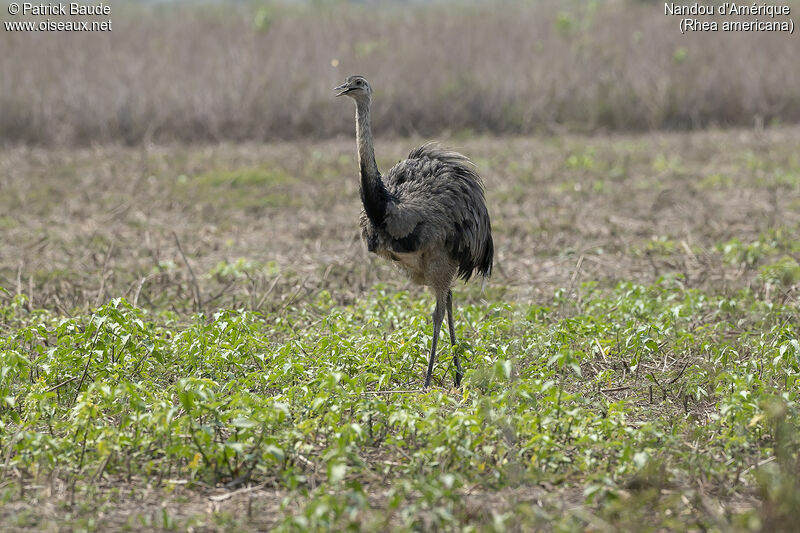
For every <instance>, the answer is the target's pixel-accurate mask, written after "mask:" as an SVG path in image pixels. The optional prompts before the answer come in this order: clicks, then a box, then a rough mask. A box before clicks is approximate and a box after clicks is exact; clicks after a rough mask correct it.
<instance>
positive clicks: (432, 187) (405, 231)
mask: <svg viewBox="0 0 800 533" xmlns="http://www.w3.org/2000/svg"><path fill="white" fill-rule="evenodd" d="M335 90H336V91H337V94H336V96H342V95H347V96H349V97H350V98H352V99H353V100H355V103H356V144H357V146H358V162H359V167H360V170H361V201H362V203H363V204H364V211H363V212H362V213H361V237H362V239H363V240H364V242H365V243H366V245H367V248H368V249H369V251H370V252H373V253H375V254H378V255H379V256H381V257H384V258H386V259H389V260H391V261H393V262H394V263H395V265H397V266H398V267H400V268H401V269H402V270H404V271H405V272H406V273H407V274H408V276H409V278H410V279H411V280H412V281H413V282H414V283H417V284H420V285H425V286H428V287H430V288H431V289H432V290H433V292H434V294H435V295H436V308H435V309H434V311H433V342H432V344H431V353H430V358H429V359H428V373H427V374H426V376H425V387H426V388H427V387H428V386H429V385H430V382H431V373H432V372H433V363H434V362H435V360H436V343H437V342H438V340H439V331H440V329H441V326H442V319H443V318H444V313H445V310H447V325H448V327H449V331H450V343H451V345H453V346H455V344H456V332H455V328H454V327H453V292H452V290H451V289H452V286H453V281H454V280H455V279H456V277H460V278H463V279H464V281H467V280H469V278H470V277H471V276H472V274H473V272H474V271H475V270H477V271H478V273H479V274H480V275H482V276H483V277H484V278H487V277H489V275H491V272H492V259H493V255H494V244H493V242H492V227H491V223H490V221H489V213H488V211H487V210H486V202H485V200H484V195H483V182H482V181H481V178H480V176H478V174H477V172H476V171H475V169H474V167H473V165H472V163H471V162H470V160H469V159H467V158H466V157H464V156H463V155H461V154H459V153H457V152H451V151H448V150H445V149H443V148H442V147H440V146H439V145H438V144H436V143H427V144H424V145H422V146H420V147H419V148H417V149H416V150H413V151H412V152H411V153H410V154H408V159H406V160H405V161H400V162H399V163H397V164H396V165H395V166H393V167H392V168H391V169H390V170H389V172H388V173H387V174H386V176H383V177H381V174H380V172H378V165H377V163H376V162H375V151H374V149H373V146H372V132H371V119H370V104H371V103H372V88H371V87H370V85H369V83H368V82H367V80H366V79H364V78H363V77H362V76H350V77H349V78H347V81H346V82H345V83H344V84H343V85H340V86H339V87H336V89H335ZM453 361H454V363H455V367H456V379H455V384H456V387H458V386H459V385H460V384H461V378H462V377H463V375H464V371H463V370H462V368H461V363H460V362H459V360H458V353H457V350H454V355H453Z"/></svg>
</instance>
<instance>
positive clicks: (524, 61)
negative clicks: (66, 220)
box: [0, 0, 800, 144]
mask: <svg viewBox="0 0 800 533" xmlns="http://www.w3.org/2000/svg"><path fill="white" fill-rule="evenodd" d="M112 15H113V21H114V30H113V32H111V33H107V34H99V33H98V34H90V33H85V34H68V33H33V34H23V33H12V32H3V34H2V48H3V54H2V55H1V56H0V142H5V143H33V144H58V143H68V144H87V143H96V142H101V143H107V142H124V143H137V142H139V141H142V140H143V139H144V140H156V141H176V140H177V141H192V142H194V141H220V140H226V141H242V140H275V139H292V138H300V137H308V136H311V137H315V138H328V137H331V136H335V135H337V134H342V133H349V132H350V130H351V129H352V124H351V121H352V117H351V114H352V113H351V109H350V108H349V106H347V105H344V104H343V103H342V102H338V101H335V100H334V99H333V98H332V94H331V88H332V87H333V86H334V85H336V84H338V83H340V82H341V80H342V79H343V78H344V77H345V75H347V74H352V73H361V74H365V75H367V76H368V77H370V78H371V79H372V80H373V83H374V85H375V87H376V91H377V98H376V106H377V109H376V115H377V116H376V120H377V123H378V124H377V128H376V133H378V134H379V135H383V136H385V135H392V134H393V135H399V136H405V135H410V134H411V135H413V134H419V135H425V136H428V135H432V134H434V133H441V132H443V131H445V130H449V131H456V132H458V131H464V130H468V131H474V132H491V133H502V134H509V133H515V134H519V133H531V132H541V131H562V130H563V129H564V128H567V129H569V130H573V131H575V130H578V131H584V132H585V131H596V130H599V129H611V130H642V129H651V128H670V129H673V128H678V129H683V128H696V127H702V126H708V125H714V124H716V125H743V126H748V127H749V126H751V125H752V124H753V123H754V121H755V122H757V123H766V124H769V123H771V122H773V121H777V122H781V123H793V122H796V121H797V120H798V119H800V71H798V69H797V68H796V65H795V62H796V57H797V56H798V55H799V54H798V53H799V52H800V41H798V39H797V38H795V37H793V36H791V35H788V34H784V33H766V32H762V33H752V34H742V33H738V34H737V33H728V34H725V33H721V32H716V33H709V34H697V35H687V36H683V35H681V34H680V32H679V31H678V18H677V17H667V16H665V15H664V13H663V6H662V5H661V4H659V3H658V2H632V1H621V0H620V1H614V2H602V3H599V2H577V1H571V2H554V1H544V2H536V3H524V4H522V3H520V4H517V3H511V2H502V3H497V4H495V3H492V4H483V3H481V4H479V5H471V6H461V7H458V8H457V9H454V8H452V7H451V6H449V5H447V4H444V5H442V4H435V5H432V6H417V7H413V8H407V9H406V8H404V9H400V8H399V7H397V8H392V7H384V8H381V9H372V8H370V9H367V8H362V7H358V6H347V5H335V7H333V6H328V7H324V8H321V9H318V10H312V9H310V8H290V7H285V6H283V7H281V6H274V5H270V4H261V5H255V6H238V7H230V6H228V7H224V8H223V7H219V6H210V7H204V8H196V7H195V8H190V7H169V6H158V7H153V8H144V7H133V6H117V5H115V6H114V11H113V13H112ZM2 16H3V17H4V18H5V19H7V18H8V15H7V14H6V13H5V12H4V13H3V15H2ZM335 61H338V66H337V67H334V66H332V62H335Z"/></svg>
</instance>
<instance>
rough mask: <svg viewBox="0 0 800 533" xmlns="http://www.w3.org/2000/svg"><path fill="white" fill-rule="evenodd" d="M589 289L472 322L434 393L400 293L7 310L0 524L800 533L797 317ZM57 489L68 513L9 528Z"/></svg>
mask: <svg viewBox="0 0 800 533" xmlns="http://www.w3.org/2000/svg"><path fill="white" fill-rule="evenodd" d="M578 292H579V293H580V309H579V310H574V309H573V310H571V309H570V308H569V307H568V306H567V303H568V302H566V301H564V298H565V295H563V294H561V295H559V294H557V295H556V296H555V297H554V298H553V304H552V306H551V307H542V306H530V305H524V304H519V303H507V304H489V305H469V306H466V307H464V308H463V309H461V310H460V313H459V316H463V317H464V319H463V320H462V321H461V323H460V324H459V331H458V333H459V336H460V338H463V339H465V342H464V343H462V344H461V345H458V346H456V347H452V348H449V349H444V350H443V353H442V356H441V359H440V362H439V364H438V366H437V374H436V379H437V380H438V381H439V383H440V384H446V383H449V379H450V378H449V377H448V375H447V374H448V373H449V372H451V370H452V369H451V368H450V366H451V358H452V350H454V349H457V350H461V351H462V352H463V353H464V355H465V356H466V359H467V361H468V363H467V364H468V367H467V368H468V369H469V371H468V373H467V380H466V383H465V385H464V387H463V388H462V389H461V390H448V389H447V388H442V386H439V387H434V388H432V389H431V390H429V391H420V390H419V385H420V379H421V376H422V370H423V369H424V363H425V354H424V347H425V346H426V345H427V343H428V340H429V339H428V337H429V336H430V334H431V332H430V327H429V326H428V325H427V324H426V322H425V320H424V318H423V317H424V316H425V315H426V309H427V304H428V303H429V302H427V301H426V300H425V299H419V298H416V297H413V296H411V295H409V294H407V293H399V294H396V293H393V292H388V291H385V290H382V289H380V288H378V289H376V291H375V292H373V293H372V294H371V295H370V296H371V297H370V298H367V299H365V300H363V301H362V302H361V303H358V304H355V305H353V306H348V307H340V306H336V305H333V304H332V303H331V299H330V298H329V297H328V296H327V295H325V294H320V295H319V298H318V299H317V301H316V302H313V304H312V305H307V306H305V307H303V308H293V309H291V310H290V311H289V312H288V313H285V314H282V315H279V314H259V313H253V312H250V311H245V310H230V311H220V312H217V313H215V314H213V315H203V314H198V315H195V316H193V317H191V319H189V320H186V321H182V320H181V319H180V318H179V317H177V316H175V315H173V314H170V313H167V312H161V313H150V312H145V311H143V310H141V309H138V308H135V307H133V306H131V305H130V304H129V303H128V302H126V301H125V300H123V299H116V300H112V301H111V302H109V303H108V304H106V305H104V306H102V307H100V308H98V309H96V310H95V311H94V312H93V313H91V314H88V315H81V316H76V317H73V318H63V317H60V316H58V315H55V314H53V313H51V312H47V311H29V310H27V308H26V306H25V305H24V304H25V301H24V297H17V298H15V299H14V300H12V301H11V303H10V305H7V306H6V307H4V308H3V309H2V317H3V324H4V330H5V331H6V334H5V335H4V337H3V340H2V341H1V342H2V344H1V345H0V348H1V349H2V368H0V397H1V398H2V422H1V424H2V426H1V428H2V437H0V446H1V447H2V449H3V451H4V457H3V459H4V463H3V466H2V478H3V489H2V490H3V493H2V494H3V498H4V500H5V501H6V503H7V505H6V507H5V510H4V511H3V515H4V516H3V517H2V518H3V521H4V522H6V523H12V524H17V526H19V527H23V526H26V525H31V524H33V525H34V526H37V527H42V528H46V527H48V526H47V524H48V523H49V522H48V520H51V519H54V517H55V516H59V515H60V516H62V517H63V516H65V515H66V516H68V517H69V518H68V519H69V520H73V521H74V523H75V524H79V525H81V526H82V527H86V528H90V529H91V528H92V527H97V528H102V527H103V526H104V525H108V524H109V522H107V521H106V522H104V521H103V520H102V519H97V518H94V519H93V520H95V521H94V522H91V523H90V522H89V517H90V516H93V513H94V512H96V511H97V509H98V508H102V507H103V506H104V505H108V503H109V502H114V501H117V500H123V501H124V500H126V499H127V498H130V497H132V496H131V495H132V494H135V492H136V491H137V490H140V489H141V488H142V487H145V486H148V487H151V490H156V491H165V492H170V491H174V490H175V487H176V486H180V487H181V492H180V493H181V494H182V495H183V497H184V498H188V499H192V498H195V499H196V498H197V497H198V496H199V495H202V496H203V497H211V498H212V501H214V500H213V498H214V497H215V496H216V497H217V498H219V495H220V494H223V495H224V494H229V495H230V494H234V495H236V494H239V495H245V494H246V495H247V500H246V505H247V509H248V513H247V514H245V515H240V514H238V513H236V512H233V511H228V512H227V514H226V512H225V510H224V509H219V510H218V511H217V512H216V513H211V515H209V514H204V513H197V514H189V515H188V516H172V514H170V513H173V512H174V509H177V508H179V507H178V506H173V505H167V506H165V507H162V508H161V509H162V511H163V512H161V513H155V514H153V512H152V511H142V512H140V515H139V516H138V517H137V513H135V512H134V513H131V514H130V515H129V516H128V517H127V522H126V523H127V524H129V525H130V526H131V527H139V526H142V527H146V526H148V524H149V525H150V526H152V525H153V524H156V525H157V526H158V527H163V528H169V527H188V526H190V525H194V526H197V527H200V526H203V525H205V526H209V527H211V525H213V524H214V523H216V524H217V526H220V525H221V526H223V527H228V526H229V527H232V528H243V529H248V528H258V527H263V526H265V525H266V526H270V527H278V528H280V529H285V530H305V529H308V528H312V529H328V528H330V529H343V528H348V529H385V528H392V529H398V530H414V529H426V530H427V529H444V530H449V529H452V530H461V529H463V528H465V527H471V528H476V529H491V530H498V531H500V530H504V529H507V528H512V529H514V528H524V527H545V526H546V527H548V528H554V529H562V528H563V529H568V530H572V529H585V528H590V529H605V528H616V527H634V526H636V525H641V526H644V527H652V528H676V529H690V528H702V529H720V530H725V529H731V528H734V529H738V528H741V529H759V528H762V527H767V526H768V525H769V524H790V523H791V521H792V520H795V519H796V513H797V506H796V505H794V503H795V502H796V501H797V498H798V490H800V487H798V486H797V481H796V479H797V478H796V473H797V467H798V466H797V465H798V464H800V463H798V456H797V449H798V448H797V446H798V444H800V438H798V432H797V430H798V427H797V414H798V413H797V410H798V404H797V399H798V398H797V385H798V378H800V345H798V340H797V329H796V328H797V326H796V325H797V323H798V318H799V317H798V308H797V306H796V305H789V304H784V303H778V302H775V301H764V300H761V299H758V298H756V297H754V296H753V294H752V293H749V292H747V291H741V292H739V293H737V294H736V295H734V296H733V297H729V296H722V295H714V294H707V293H703V292H701V291H698V290H694V289H686V288H684V287H683V286H682V284H681V282H680V280H679V279H664V280H661V281H659V282H658V283H656V284H654V285H651V286H641V285H634V284H629V283H621V284H619V285H617V286H616V287H613V288H611V289H599V288H597V287H596V286H595V285H593V284H584V285H582V286H581V287H579V289H578ZM110 487H113V489H112V488H110ZM48 491H49V492H50V493H51V494H54V495H55V496H56V497H57V501H58V504H57V505H56V506H55V508H54V511H53V516H51V517H48V516H35V517H32V516H31V515H30V514H26V513H20V512H19V511H18V510H15V509H18V507H15V505H14V504H15V503H19V502H20V501H22V500H24V499H25V498H30V497H42V495H43V494H44V493H46V492H48ZM231 491H233V492H231ZM32 495H33V496H32ZM209 495H210V496H209ZM89 496H91V498H89V501H91V502H93V503H91V504H89V505H88V507H84V508H81V507H80V506H79V505H78V503H77V502H79V501H86V500H87V497H89ZM230 500H233V501H230V502H229V505H230V506H231V508H232V509H233V508H235V505H241V504H242V503H241V502H240V501H239V500H238V499H236V498H234V497H233V496H231V497H230ZM221 501H228V500H221ZM269 506H274V507H275V510H274V512H270V513H267V512H266V511H265V509H267V508H268V507H269ZM114 519H116V520H119V517H116V518H114ZM154 520H155V521H154ZM215 521H217V522H215ZM217 526H214V527H217Z"/></svg>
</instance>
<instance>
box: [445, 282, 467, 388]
mask: <svg viewBox="0 0 800 533" xmlns="http://www.w3.org/2000/svg"><path fill="white" fill-rule="evenodd" d="M447 326H448V328H449V329H450V346H452V347H453V362H454V363H455V364H456V387H458V386H460V385H461V378H463V377H464V370H462V368H461V361H459V360H458V348H456V328H455V326H453V291H452V290H449V291H447Z"/></svg>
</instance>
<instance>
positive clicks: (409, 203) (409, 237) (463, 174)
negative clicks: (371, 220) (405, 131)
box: [384, 143, 493, 279]
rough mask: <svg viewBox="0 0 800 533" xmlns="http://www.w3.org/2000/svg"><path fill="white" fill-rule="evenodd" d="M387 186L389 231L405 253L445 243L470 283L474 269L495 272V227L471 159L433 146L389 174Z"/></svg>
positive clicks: (418, 151) (386, 226)
mask: <svg viewBox="0 0 800 533" xmlns="http://www.w3.org/2000/svg"><path fill="white" fill-rule="evenodd" d="M386 186H387V189H388V190H389V192H390V195H391V197H392V199H391V200H390V201H389V204H388V205H387V209H386V217H385V219H384V229H385V231H386V233H388V234H389V236H391V237H392V238H393V239H395V241H398V240H399V241H400V242H399V246H400V247H401V248H404V249H409V250H413V249H417V248H419V247H423V246H425V245H426V244H427V243H432V242H437V241H438V242H443V244H444V245H445V246H446V247H447V249H448V250H449V251H450V253H451V254H452V256H453V257H454V258H456V259H457V260H458V261H459V266H460V270H459V273H460V274H461V275H462V276H463V277H464V278H465V279H467V278H468V277H469V273H470V272H471V271H472V269H473V268H475V267H478V268H479V270H480V271H481V272H482V273H484V272H489V271H491V256H492V255H493V251H492V248H493V245H492V238H491V222H490V221H489V214H488V212H487V210H486V204H485V200H484V195H483V183H482V181H481V179H480V176H478V174H477V172H475V170H474V167H473V165H472V163H471V162H470V161H469V159H467V158H466V157H464V156H463V155H461V154H459V153H457V152H451V151H448V150H446V149H443V148H441V147H440V146H439V145H437V144H435V143H428V144H425V145H423V146H421V147H419V148H417V149H415V150H413V151H412V152H411V153H410V154H409V158H408V159H406V160H405V161H401V162H400V163H398V164H397V165H395V166H394V167H393V168H392V169H391V170H390V171H389V173H388V174H387V176H386Z"/></svg>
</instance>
